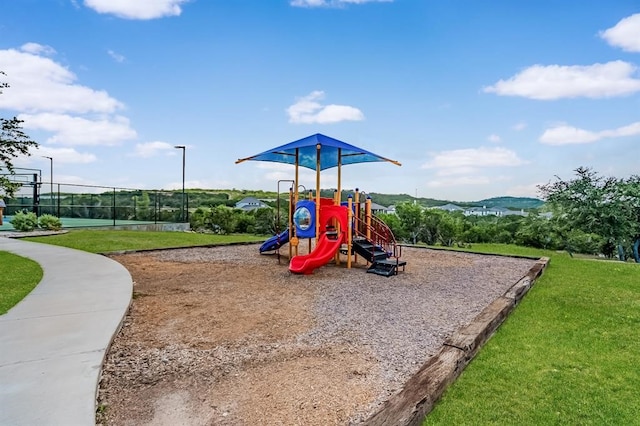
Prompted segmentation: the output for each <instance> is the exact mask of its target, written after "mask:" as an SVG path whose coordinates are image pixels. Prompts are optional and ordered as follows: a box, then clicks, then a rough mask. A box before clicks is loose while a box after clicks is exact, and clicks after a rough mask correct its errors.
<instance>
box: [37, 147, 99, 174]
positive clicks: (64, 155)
mask: <svg viewBox="0 0 640 426" xmlns="http://www.w3.org/2000/svg"><path fill="white" fill-rule="evenodd" d="M31 154H32V155H33V156H34V157H37V156H41V157H42V156H47V157H52V158H53V167H54V169H55V168H56V165H57V164H60V163H69V164H79V163H80V164H87V163H93V162H94V161H96V156H95V155H94V154H90V153H86V152H78V151H76V150H75V149H73V148H55V147H50V146H46V145H40V146H39V147H38V149H36V150H35V151H34V152H32V153H31ZM42 160H43V161H46V162H47V164H48V163H49V159H47V158H43V159H42ZM45 169H46V168H43V171H44V170H45ZM54 180H55V179H54Z"/></svg>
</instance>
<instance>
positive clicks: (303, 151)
mask: <svg viewBox="0 0 640 426" xmlns="http://www.w3.org/2000/svg"><path fill="white" fill-rule="evenodd" d="M318 145H320V162H319V164H320V170H325V169H330V168H332V167H337V166H338V165H343V166H345V165H348V164H357V163H369V162H374V161H388V162H390V163H393V164H395V165H397V166H399V165H400V163H399V162H397V161H394V160H390V159H388V158H385V157H383V156H381V155H378V154H374V153H373V152H370V151H367V150H365V149H362V148H358V147H356V146H353V145H349V144H348V143H346V142H342V141H339V140H337V139H334V138H330V137H329V136H325V135H323V134H320V133H316V134H315V135H311V136H307V137H306V138H303V139H300V140H297V141H294V142H290V143H288V144H286V145H282V146H278V147H276V148H272V149H270V150H268V151H265V152H261V153H260V154H256V155H252V156H251V157H247V158H241V159H239V160H238V161H236V164H238V163H242V162H243V161H249V160H252V161H272V162H274V163H286V164H296V150H297V151H298V165H299V166H301V167H306V168H308V169H311V170H316V171H317V164H318V162H317V159H316V153H317V146H318Z"/></svg>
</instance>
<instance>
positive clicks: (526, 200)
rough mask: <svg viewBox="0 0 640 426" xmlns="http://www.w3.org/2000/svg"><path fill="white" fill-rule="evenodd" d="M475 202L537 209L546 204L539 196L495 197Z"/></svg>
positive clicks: (513, 207) (485, 204) (494, 205)
mask: <svg viewBox="0 0 640 426" xmlns="http://www.w3.org/2000/svg"><path fill="white" fill-rule="evenodd" d="M474 204H476V205H478V206H486V207H487V208H491V207H505V208H509V209H514V210H518V209H536V208H538V207H541V206H542V205H543V204H544V201H542V200H540V199H538V198H530V197H493V198H487V199H486V200H480V201H476V202H475V203H474Z"/></svg>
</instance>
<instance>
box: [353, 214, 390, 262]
mask: <svg viewBox="0 0 640 426" xmlns="http://www.w3.org/2000/svg"><path fill="white" fill-rule="evenodd" d="M353 219H354V222H355V223H354V227H353V229H354V234H355V235H358V236H361V237H365V238H366V237H367V235H369V240H370V242H371V243H372V244H373V245H375V246H379V247H381V248H382V249H383V250H384V251H385V252H387V255H388V256H389V257H394V258H396V259H398V258H400V257H401V256H402V246H401V245H399V244H398V243H397V242H396V238H395V236H394V235H393V232H392V231H391V228H389V226H388V225H387V224H386V223H384V222H383V221H382V220H380V219H379V218H377V217H376V216H373V215H372V216H371V224H370V225H367V222H366V221H364V220H363V219H360V218H358V217H355V216H354V218H353ZM367 231H368V232H367Z"/></svg>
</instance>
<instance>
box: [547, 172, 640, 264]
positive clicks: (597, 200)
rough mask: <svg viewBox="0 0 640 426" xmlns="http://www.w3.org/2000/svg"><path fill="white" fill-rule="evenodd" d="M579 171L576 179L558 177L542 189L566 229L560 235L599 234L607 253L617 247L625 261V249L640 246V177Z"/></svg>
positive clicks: (555, 215) (561, 225)
mask: <svg viewBox="0 0 640 426" xmlns="http://www.w3.org/2000/svg"><path fill="white" fill-rule="evenodd" d="M575 172H576V175H577V177H576V178H575V179H572V180H568V181H564V180H562V179H560V178H558V179H557V181H556V182H553V183H548V184H546V185H541V186H538V189H539V190H540V192H541V193H542V194H543V197H544V198H545V199H546V201H547V202H548V203H549V205H550V206H551V209H552V212H553V214H554V221H557V228H558V229H560V230H565V232H561V233H560V234H561V235H562V238H567V237H566V235H565V234H567V233H568V231H570V230H575V229H579V230H581V231H582V232H584V233H585V234H597V235H599V236H601V237H602V238H603V239H604V247H603V251H604V252H605V254H609V252H610V251H613V250H611V248H614V250H615V247H617V248H618V253H619V257H620V260H624V257H625V246H627V247H630V246H631V244H632V242H634V243H633V245H634V247H635V246H636V245H640V243H638V240H640V198H639V197H640V177H638V176H632V177H630V178H628V179H617V178H614V177H606V178H605V177H603V176H600V175H598V173H597V172H595V171H593V170H591V169H590V168H586V167H580V168H578V169H576V170H575ZM634 254H635V253H634ZM636 261H640V259H638V258H637V257H636Z"/></svg>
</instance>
